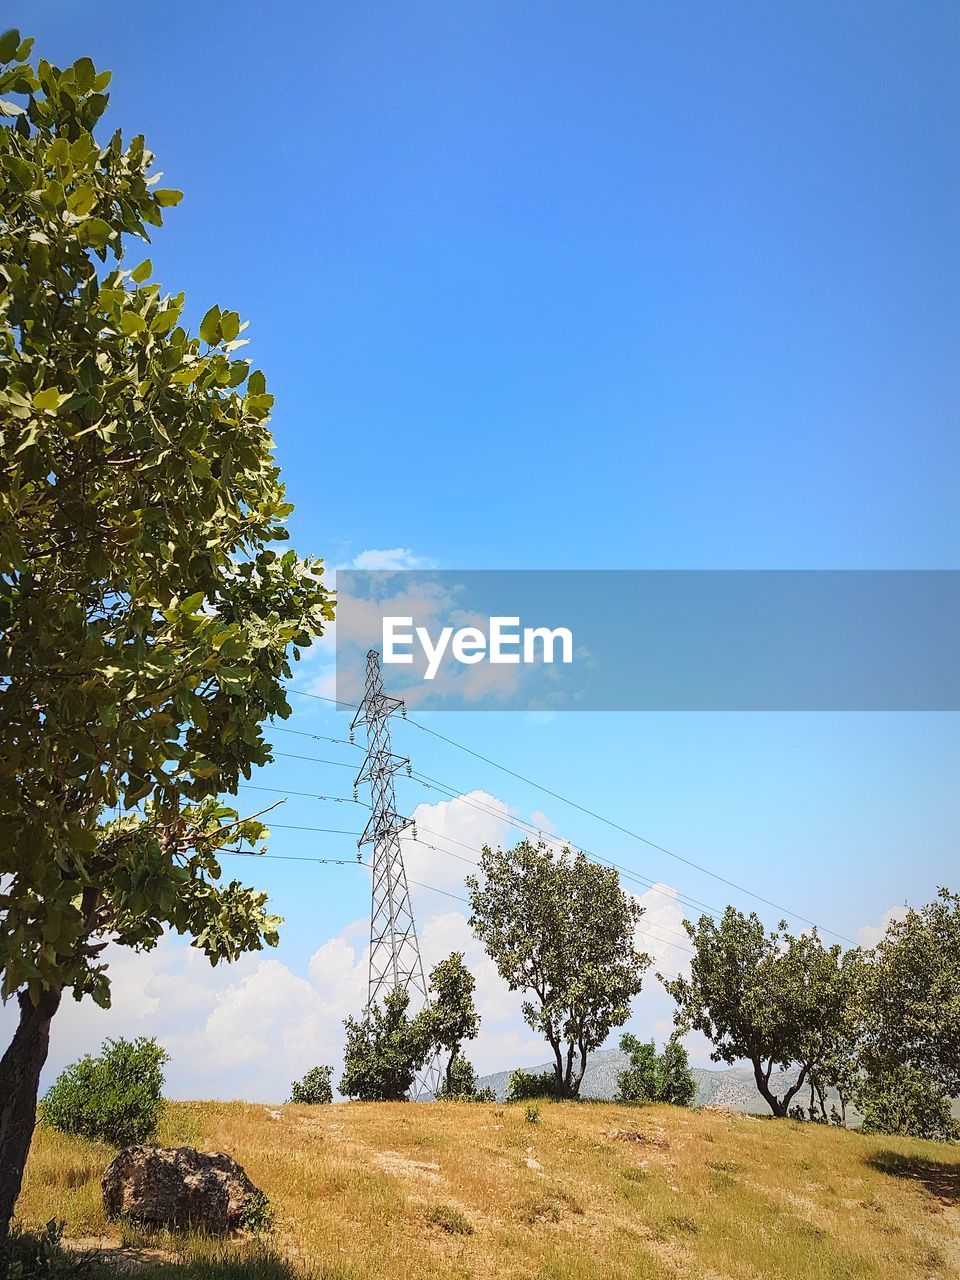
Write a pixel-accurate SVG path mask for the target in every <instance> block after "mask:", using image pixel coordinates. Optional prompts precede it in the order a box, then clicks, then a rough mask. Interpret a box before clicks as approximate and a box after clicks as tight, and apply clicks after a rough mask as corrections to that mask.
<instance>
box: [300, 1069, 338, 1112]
mask: <svg viewBox="0 0 960 1280" xmlns="http://www.w3.org/2000/svg"><path fill="white" fill-rule="evenodd" d="M332 1075H333V1067H311V1068H310V1070H309V1071H308V1072H307V1074H306V1075H305V1076H304V1077H303V1079H302V1080H294V1082H293V1084H292V1085H291V1086H290V1101H291V1102H306V1103H309V1104H311V1105H312V1106H315V1105H317V1104H321V1103H325V1102H332V1101H333V1086H332V1085H331V1083H330V1077H331V1076H332Z"/></svg>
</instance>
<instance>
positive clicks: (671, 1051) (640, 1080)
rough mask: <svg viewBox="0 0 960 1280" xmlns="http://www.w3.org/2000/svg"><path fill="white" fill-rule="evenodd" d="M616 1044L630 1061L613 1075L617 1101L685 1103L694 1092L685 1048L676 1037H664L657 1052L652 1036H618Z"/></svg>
mask: <svg viewBox="0 0 960 1280" xmlns="http://www.w3.org/2000/svg"><path fill="white" fill-rule="evenodd" d="M620 1048H621V1049H622V1051H623V1052H624V1053H629V1055H630V1065H629V1067H627V1069H626V1070H625V1071H621V1072H620V1074H619V1075H618V1076H617V1099H618V1101H620V1102H669V1103H672V1104H673V1105H674V1106H676V1107H689V1106H690V1104H691V1102H693V1099H694V1096H695V1095H696V1092H697V1084H696V1081H695V1080H694V1078H693V1073H692V1072H691V1070H690V1060H689V1058H688V1056H687V1051H686V1049H685V1048H684V1047H683V1045H682V1044H681V1043H680V1042H679V1040H676V1039H672V1040H668V1041H667V1043H666V1044H665V1045H664V1046H663V1053H662V1054H658V1053H657V1049H656V1045H655V1044H654V1042H653V1041H652V1040H648V1041H643V1040H638V1039H637V1037H636V1036H633V1035H629V1034H628V1035H624V1036H621V1037H620Z"/></svg>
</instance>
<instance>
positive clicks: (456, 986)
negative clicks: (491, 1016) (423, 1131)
mask: <svg viewBox="0 0 960 1280" xmlns="http://www.w3.org/2000/svg"><path fill="white" fill-rule="evenodd" d="M475 987H476V982H475V980H474V977H473V974H472V973H471V972H470V970H469V969H468V968H467V966H466V965H465V964H464V963H463V952H462V951H452V952H451V953H450V955H449V956H447V958H446V960H441V961H440V962H439V963H438V964H435V965H434V967H433V968H432V969H431V971H430V1003H429V1004H428V1005H427V1007H426V1008H425V1009H424V1010H423V1012H422V1013H421V1014H419V1015H418V1016H419V1021H420V1027H421V1030H422V1033H423V1035H424V1037H425V1039H426V1041H427V1043H428V1044H429V1045H430V1049H431V1052H433V1053H444V1054H446V1056H447V1064H446V1067H445V1069H444V1081H443V1085H442V1093H443V1096H446V1097H453V1096H454V1095H455V1093H456V1090H455V1089H454V1081H453V1069H454V1063H455V1062H457V1061H458V1059H459V1063H460V1064H463V1063H464V1062H465V1059H463V1058H462V1056H460V1046H461V1045H462V1044H463V1042H464V1040H475V1039H476V1036H477V1032H478V1031H479V1030H480V1016H479V1014H478V1013H477V1010H476V1006H475V1005H474V1003H473V992H474V989H475ZM466 1065H467V1066H468V1067H469V1063H467V1064H466ZM459 1070H460V1072H461V1076H463V1065H460V1066H459ZM471 1074H472V1068H471ZM461 1092H462V1090H461ZM438 1096H440V1095H439V1094H438Z"/></svg>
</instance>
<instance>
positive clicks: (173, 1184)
mask: <svg viewBox="0 0 960 1280" xmlns="http://www.w3.org/2000/svg"><path fill="white" fill-rule="evenodd" d="M102 1186H103V1202H104V1204H105V1206H106V1209H107V1213H108V1214H109V1215H110V1217H111V1218H118V1217H125V1218H131V1219H132V1220H133V1221H135V1222H142V1223H145V1224H149V1225H150V1226H165V1227H197V1228H200V1229H201V1230H204V1231H208V1232H210V1233H212V1234H217V1235H221V1234H223V1233H224V1232H228V1231H236V1230H237V1228H238V1227H242V1226H244V1225H246V1224H247V1223H248V1222H249V1221H250V1218H251V1215H252V1214H253V1215H258V1216H262V1214H263V1210H264V1206H265V1205H266V1197H265V1196H264V1194H263V1192H262V1191H260V1190H258V1188H257V1187H255V1186H254V1185H253V1183H252V1182H251V1181H250V1179H249V1178H248V1177H247V1175H246V1174H245V1173H244V1171H243V1169H242V1168H241V1167H240V1165H238V1164H237V1162H236V1160H233V1159H231V1157H230V1156H228V1155H224V1154H223V1152H217V1153H215V1154H208V1153H207V1152H205V1151H196V1150H195V1149H194V1148H193V1147H176V1148H168V1147H150V1146H136V1147H125V1148H124V1150H123V1151H121V1152H120V1154H119V1155H118V1156H117V1158H116V1159H115V1160H113V1161H112V1163H111V1164H110V1165H109V1167H108V1168H107V1171H106V1173H105V1174H104V1175H103V1181H102Z"/></svg>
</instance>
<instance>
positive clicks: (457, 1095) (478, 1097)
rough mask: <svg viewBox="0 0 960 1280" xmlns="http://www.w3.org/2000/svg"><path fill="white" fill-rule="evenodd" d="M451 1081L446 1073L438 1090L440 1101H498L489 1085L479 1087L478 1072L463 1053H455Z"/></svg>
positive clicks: (450, 1071)
mask: <svg viewBox="0 0 960 1280" xmlns="http://www.w3.org/2000/svg"><path fill="white" fill-rule="evenodd" d="M449 1077H450V1078H449V1081H448V1080H447V1076H446V1075H444V1078H443V1082H442V1083H441V1085H440V1088H439V1089H438V1090H437V1101H438V1102H496V1100H497V1095H496V1094H495V1093H494V1092H493V1090H492V1089H490V1088H489V1087H487V1088H483V1089H478V1088H477V1073H476V1072H475V1071H474V1069H473V1066H472V1064H471V1063H470V1062H468V1060H467V1059H466V1058H465V1057H464V1056H463V1054H462V1053H456V1054H454V1057H453V1061H452V1062H451V1063H450V1070H449Z"/></svg>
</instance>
